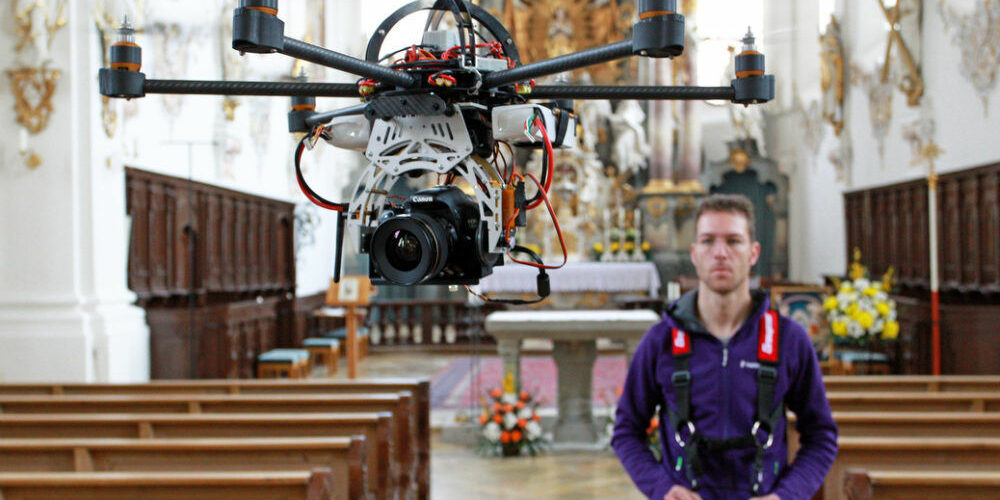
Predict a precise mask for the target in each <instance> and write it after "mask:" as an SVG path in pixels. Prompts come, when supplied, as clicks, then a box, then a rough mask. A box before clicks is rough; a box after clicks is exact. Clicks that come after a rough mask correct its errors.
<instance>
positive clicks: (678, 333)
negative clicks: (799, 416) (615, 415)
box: [667, 311, 784, 494]
mask: <svg viewBox="0 0 1000 500" xmlns="http://www.w3.org/2000/svg"><path fill="white" fill-rule="evenodd" d="M778 320H779V317H778V313H777V312H775V311H767V312H765V313H764V315H763V316H761V319H760V325H759V328H758V330H759V334H758V335H759V337H758V343H757V361H758V364H759V367H758V369H757V419H756V422H755V423H754V425H753V428H751V430H750V432H749V433H748V434H745V435H743V436H738V437H733V438H726V439H717V438H710V437H706V436H705V435H703V434H701V433H699V432H697V430H696V429H695V427H694V424H693V423H692V422H691V337H690V335H689V334H688V333H687V332H685V331H683V330H680V329H678V328H674V329H673V330H672V332H671V341H672V348H671V352H672V354H673V357H674V373H673V375H672V376H671V378H670V381H671V385H672V386H673V388H674V397H675V399H676V403H677V410H676V411H674V410H672V409H670V408H669V406H668V408H667V412H668V416H669V421H670V425H671V427H672V429H673V431H674V440H675V441H677V444H679V445H680V446H681V448H683V449H684V456H683V457H681V458H679V459H678V461H677V464H676V466H675V468H674V470H677V471H680V470H681V468H682V467H683V468H684V469H685V473H686V475H687V478H688V480H689V481H690V482H691V487H692V488H693V489H695V490H697V489H698V486H699V485H698V478H699V477H701V476H702V474H704V470H703V468H702V465H701V452H702V451H705V452H708V453H718V452H720V451H728V450H733V449H747V448H755V449H756V453H755V455H754V464H753V473H752V478H751V483H752V484H753V492H754V494H757V493H758V491H759V490H760V485H761V482H762V481H763V479H764V475H763V464H764V452H765V451H766V450H767V449H768V448H770V447H771V445H772V444H773V442H774V431H775V423H776V422H777V421H778V419H779V418H780V416H781V412H782V410H783V409H784V405H781V404H779V405H778V407H777V408H774V409H772V407H773V406H774V387H775V385H776V383H777V380H778V364H779V362H780V358H779V356H778V345H779V340H780V337H779V332H778ZM761 429H763V430H764V432H765V436H766V438H765V439H764V440H763V442H762V441H761V440H760V439H758V438H757V435H758V433H759V431H760V430H761ZM685 430H686V431H687V433H688V437H687V438H686V439H685V438H683V437H682V434H681V433H682V432H683V431H685ZM685 462H686V464H685ZM685 465H686V466H685Z"/></svg>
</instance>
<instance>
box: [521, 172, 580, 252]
mask: <svg viewBox="0 0 1000 500" xmlns="http://www.w3.org/2000/svg"><path fill="white" fill-rule="evenodd" d="M527 175H528V177H530V178H531V180H532V181H534V182H535V185H536V186H538V190H539V191H540V192H541V193H542V199H543V200H545V207H546V208H548V209H549V216H551V217H552V223H553V224H555V226H556V234H558V235H559V244H560V245H561V246H562V251H563V261H562V264H559V265H558V266H547V265H545V264H536V263H534V262H524V261H521V260H517V259H515V258H514V257H513V256H512V255H511V254H510V252H507V257H509V258H510V260H512V261H514V262H517V263H518V264H524V265H526V266H531V267H537V268H540V269H559V268H560V267H562V266H565V265H566V260H567V259H568V258H569V256H568V255H567V254H566V241H564V240H563V234H562V228H560V227H559V219H558V218H556V213H555V212H554V211H553V210H552V204H551V203H549V196H548V194H547V193H546V192H545V191H543V190H542V183H541V182H538V179H536V178H535V176H534V175H532V174H527Z"/></svg>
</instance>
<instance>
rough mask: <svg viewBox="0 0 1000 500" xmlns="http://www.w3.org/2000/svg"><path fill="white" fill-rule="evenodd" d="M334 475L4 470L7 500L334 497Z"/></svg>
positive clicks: (0, 486) (1, 493)
mask: <svg viewBox="0 0 1000 500" xmlns="http://www.w3.org/2000/svg"><path fill="white" fill-rule="evenodd" d="M333 483H334V479H333V474H332V473H331V472H330V471H329V470H325V469H316V470H314V471H312V472H299V471H294V472H262V471H259V472H30V473H26V472H13V473H0V497H2V498H3V499H4V500H119V499H121V500H126V499H128V500H134V499H137V498H149V499H167V498H183V499H192V500H194V499H197V500H215V499H218V500H223V499H226V500H229V499H233V498H239V499H241V500H264V499H268V500H272V499H275V498H282V499H289V500H291V499H301V500H330V499H334V498H337V497H336V496H334V494H333Z"/></svg>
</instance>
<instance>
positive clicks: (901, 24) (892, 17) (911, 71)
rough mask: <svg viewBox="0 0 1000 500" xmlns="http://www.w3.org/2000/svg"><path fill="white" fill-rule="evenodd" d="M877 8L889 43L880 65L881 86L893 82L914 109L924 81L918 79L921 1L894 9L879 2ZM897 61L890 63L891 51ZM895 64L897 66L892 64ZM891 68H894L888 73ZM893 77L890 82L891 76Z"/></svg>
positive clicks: (907, 0) (903, 1)
mask: <svg viewBox="0 0 1000 500" xmlns="http://www.w3.org/2000/svg"><path fill="white" fill-rule="evenodd" d="M878 3H879V7H880V8H881V9H882V13H883V14H884V15H885V20H886V22H887V23H888V25H889V39H888V41H887V42H886V47H885V61H884V62H883V64H882V70H881V79H882V83H887V82H890V81H892V82H893V83H894V84H895V86H896V87H897V88H899V90H900V91H901V92H903V94H905V95H906V104H907V105H909V106H917V105H919V104H920V97H921V96H923V95H924V80H923V78H922V77H921V75H920V36H921V34H920V32H921V28H920V11H921V1H920V0H897V1H896V3H895V5H893V6H891V7H887V6H886V0H878ZM894 46H895V47H896V51H895V52H896V54H897V55H898V59H895V60H894V59H893V57H892V54H893V47H894ZM894 61H896V64H893V62H894ZM890 67H893V68H895V71H891V70H890ZM893 74H894V77H892V78H890V77H891V76H893Z"/></svg>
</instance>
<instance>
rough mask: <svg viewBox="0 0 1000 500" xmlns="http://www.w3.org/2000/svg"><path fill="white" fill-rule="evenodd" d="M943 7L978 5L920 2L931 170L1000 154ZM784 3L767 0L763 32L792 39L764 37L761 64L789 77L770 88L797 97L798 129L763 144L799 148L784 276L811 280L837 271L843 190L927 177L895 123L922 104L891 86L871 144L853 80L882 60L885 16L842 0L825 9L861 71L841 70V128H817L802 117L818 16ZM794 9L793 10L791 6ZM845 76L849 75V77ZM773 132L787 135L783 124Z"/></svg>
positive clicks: (993, 105)
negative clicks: (887, 113) (887, 110)
mask: <svg viewBox="0 0 1000 500" xmlns="http://www.w3.org/2000/svg"><path fill="white" fill-rule="evenodd" d="M806 4H809V5H806ZM943 5H944V6H947V7H949V8H952V9H954V11H955V12H957V13H959V14H964V15H967V16H969V15H972V14H973V13H974V12H977V10H976V9H979V7H981V6H980V4H979V3H978V2H974V1H972V0H966V1H959V0H945V1H935V2H924V7H923V8H924V11H923V29H922V36H921V40H920V45H921V46H922V63H921V64H922V67H923V69H922V77H923V80H924V85H925V91H924V97H923V99H922V103H921V106H922V107H928V109H927V110H923V113H924V114H925V116H929V117H931V118H932V119H933V121H934V123H935V126H936V133H935V136H934V139H935V141H936V142H937V144H938V145H939V146H940V147H941V148H942V149H943V152H942V154H941V156H940V158H938V159H937V161H936V167H937V169H938V171H939V172H948V171H954V170H958V169H964V168H969V167H975V166H978V165H982V164H988V163H992V162H995V161H997V159H998V158H1000V143H998V142H997V141H996V140H995V136H996V133H995V130H997V128H998V126H1000V115H998V113H997V112H998V109H997V108H998V104H997V100H998V99H997V95H996V92H995V89H994V90H993V91H991V92H990V93H989V99H988V100H987V103H986V104H985V105H984V102H983V100H982V99H981V98H980V96H979V95H977V93H976V91H975V89H974V88H973V86H972V84H971V83H970V82H969V81H968V80H967V79H966V78H965V77H963V76H962V75H961V64H962V53H961V50H960V47H959V46H958V45H957V44H956V42H955V41H954V40H953V37H954V34H955V27H954V26H949V25H946V23H945V20H944V18H943V16H942V6H943ZM792 7H794V9H792V8H790V7H789V4H788V2H775V1H769V2H768V4H767V8H768V10H769V12H771V14H769V15H768V17H767V31H768V32H772V31H778V32H783V31H785V30H788V32H790V33H793V35H792V36H791V38H790V40H788V41H787V42H785V41H782V40H780V39H778V40H775V39H774V37H772V38H770V39H766V40H765V45H764V48H765V54H766V55H767V56H768V66H769V68H770V69H772V70H773V71H774V73H775V76H776V78H778V79H779V80H781V79H790V80H791V81H790V82H789V87H783V86H781V85H779V89H788V88H791V89H794V90H795V91H797V92H798V93H799V94H800V95H801V102H802V105H801V106H800V109H799V110H798V112H799V113H801V114H802V117H801V120H800V121H799V125H800V126H799V127H797V128H794V129H793V130H792V131H791V133H786V134H782V135H780V136H777V137H774V135H775V134H774V133H773V131H772V133H769V135H770V136H772V137H770V138H769V141H768V148H769V149H774V150H786V151H788V150H791V149H792V148H797V149H798V150H803V149H805V150H807V151H805V153H804V154H802V155H800V157H799V159H798V161H797V162H796V165H795V168H794V170H792V171H791V172H790V173H791V175H792V183H791V185H792V191H791V193H790V197H791V203H792V213H791V216H792V221H791V225H792V231H793V232H792V239H791V241H790V245H791V253H790V256H791V278H792V279H793V280H796V281H804V282H819V280H820V276H821V275H823V274H829V273H843V272H844V268H845V265H846V261H847V257H848V256H847V249H846V233H845V231H844V211H843V193H844V191H846V190H854V189H864V188H870V187H874V186H879V185H885V184H891V183H895V182H900V181H906V180H912V179H916V178H922V177H926V175H927V166H926V164H919V165H915V164H914V162H913V159H914V152H913V149H912V148H911V144H910V143H909V142H908V141H907V140H906V139H905V138H904V127H906V126H908V125H910V124H911V123H913V122H915V121H916V120H918V119H920V118H921V112H922V108H921V107H909V106H907V103H906V96H905V95H904V94H903V93H902V92H900V91H899V90H895V91H894V92H893V97H892V108H891V109H892V118H891V121H890V122H889V125H888V127H887V128H886V132H885V137H884V139H883V140H882V142H881V149H880V141H879V140H878V133H877V130H876V129H875V128H874V127H873V125H872V122H871V119H870V117H871V109H872V106H871V105H870V103H869V97H868V93H867V91H866V87H865V85H864V84H863V83H862V82H861V81H860V80H861V79H860V77H861V76H862V72H863V73H868V74H872V73H875V74H877V73H876V72H877V70H878V68H879V66H878V65H879V64H880V63H881V61H882V60H883V58H884V56H885V48H886V42H887V40H888V31H887V24H886V22H885V16H884V15H883V14H882V12H881V9H880V7H879V5H878V2H875V1H870V0H841V1H839V2H836V6H835V7H834V11H835V12H836V14H837V17H838V20H840V22H841V26H842V28H843V36H844V45H845V52H846V57H845V59H846V60H845V63H846V64H847V65H848V66H854V67H855V68H857V69H860V70H862V71H861V72H859V71H856V70H849V71H848V78H847V82H846V88H845V108H844V119H845V122H846V125H845V129H844V132H843V134H842V135H841V136H840V137H836V136H835V135H834V134H833V129H832V127H831V126H829V125H826V124H822V125H818V123H817V121H816V120H817V117H816V116H815V115H810V114H809V113H808V111H809V109H808V107H809V105H810V104H811V103H812V102H814V101H816V100H818V98H819V92H820V90H819V70H818V59H819V49H818V45H817V43H816V40H817V37H818V36H819V29H820V28H819V23H818V22H817V20H818V18H819V17H820V16H819V15H818V14H819V13H818V12H817V11H815V10H813V7H812V3H807V2H795V3H793V4H792ZM796 9H797V10H798V13H797V14H795V13H794V12H793V10H796ZM980 10H981V9H980ZM980 15H981V13H980ZM952 24H954V23H952ZM824 26H825V20H824ZM792 47H795V50H796V51H798V56H797V57H792V59H793V60H794V61H797V63H795V64H792V65H788V64H785V63H783V62H782V58H781V57H778V58H776V57H775V56H776V55H779V54H780V55H782V56H784V55H789V56H791V55H792V54H793V51H792ZM897 54H898V53H897V49H894V51H893V57H898V55H897ZM983 64H992V65H994V66H995V65H996V61H984V62H983ZM852 76H854V77H855V78H854V80H855V82H853V83H852V81H851V80H852V78H851V77H852ZM792 97H794V96H792ZM776 105H777V106H776ZM795 106H796V103H795V102H794V101H786V100H784V99H782V98H781V97H780V96H779V97H778V98H777V99H776V102H775V103H773V104H769V105H768V107H767V108H768V112H769V113H771V114H772V115H773V116H782V115H783V114H784V113H791V112H793V111H794V108H795ZM775 108H777V109H775ZM803 111H805V113H802V112H803ZM779 121H780V120H779ZM769 124H770V121H769ZM817 126H819V127H821V129H820V130H821V133H820V134H819V135H817V134H816V131H817V128H816V127H817ZM782 130H783V131H784V132H787V131H788V130H789V129H788V128H784V129H782ZM810 136H811V137H810ZM817 138H818V140H817ZM796 145H802V146H796ZM805 145H809V146H814V145H815V146H816V147H815V148H811V147H807V146H805ZM837 158H842V159H843V161H844V163H845V167H843V170H842V171H838V167H837V165H836V162H837V161H838V160H837ZM778 159H779V163H781V159H780V158H778Z"/></svg>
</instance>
